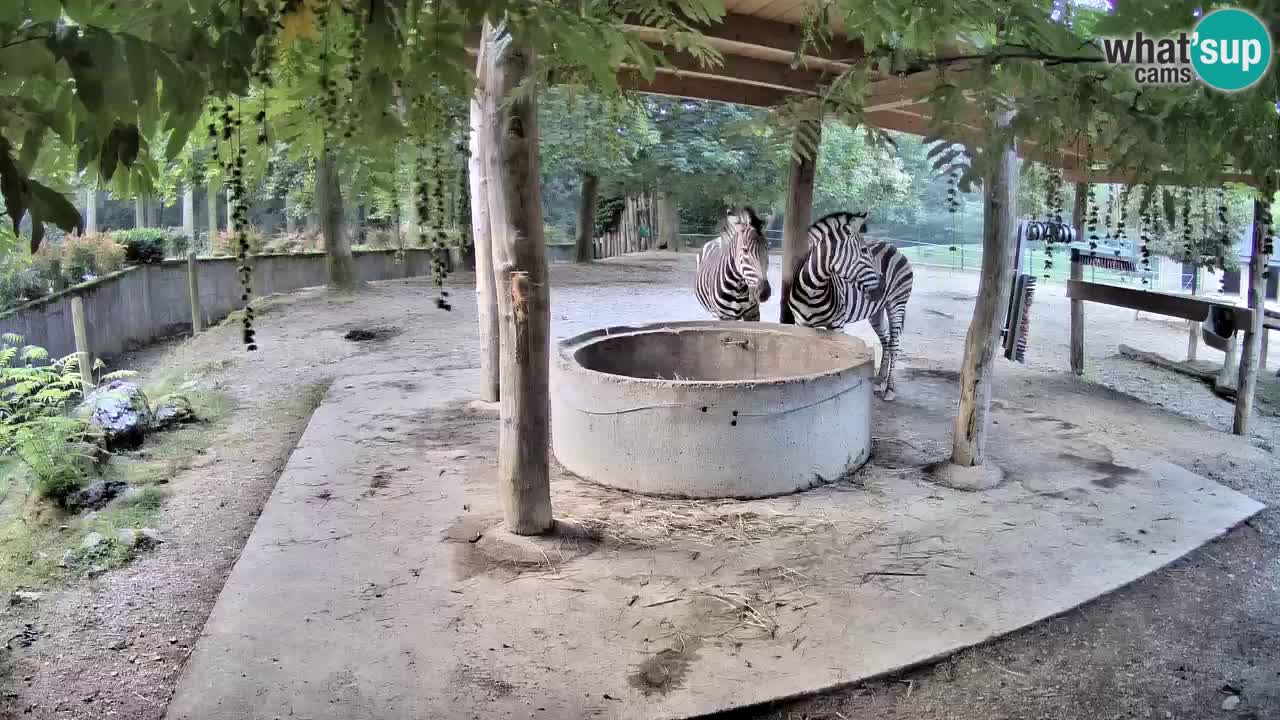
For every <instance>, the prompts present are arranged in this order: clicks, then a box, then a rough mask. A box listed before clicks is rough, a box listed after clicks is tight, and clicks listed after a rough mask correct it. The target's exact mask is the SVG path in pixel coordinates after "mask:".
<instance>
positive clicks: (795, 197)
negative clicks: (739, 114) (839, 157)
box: [778, 120, 822, 325]
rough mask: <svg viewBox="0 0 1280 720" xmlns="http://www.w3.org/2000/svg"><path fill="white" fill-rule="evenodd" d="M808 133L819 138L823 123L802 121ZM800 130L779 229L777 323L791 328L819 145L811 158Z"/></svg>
mask: <svg viewBox="0 0 1280 720" xmlns="http://www.w3.org/2000/svg"><path fill="white" fill-rule="evenodd" d="M805 123H806V127H807V130H806V131H805V132H806V133H807V132H812V134H813V135H814V136H815V137H817V138H821V137H822V123H821V122H818V121H816V120H807V121H805ZM801 134H802V133H801V131H800V130H797V131H796V138H795V139H794V140H793V141H792V143H791V162H790V169H789V170H788V172H787V214H786V217H785V218H784V224H783V226H782V294H781V295H779V298H780V300H781V303H780V305H781V311H780V313H779V316H778V322H781V323H783V324H784V325H794V324H795V318H794V317H792V315H791V304H790V303H789V302H787V298H788V297H790V296H791V283H792V281H793V280H795V277H796V273H798V272H800V264H801V263H802V262H804V256H805V254H806V253H808V252H809V215H810V214H811V213H812V212H813V176H814V170H815V168H816V167H817V162H818V142H817V141H815V142H814V146H813V155H812V157H809V156H806V153H807V152H808V151H807V150H806V149H805V148H804V146H803V144H802V143H801V142H800V135H801Z"/></svg>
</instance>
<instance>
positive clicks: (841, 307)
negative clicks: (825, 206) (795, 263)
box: [786, 212, 914, 400]
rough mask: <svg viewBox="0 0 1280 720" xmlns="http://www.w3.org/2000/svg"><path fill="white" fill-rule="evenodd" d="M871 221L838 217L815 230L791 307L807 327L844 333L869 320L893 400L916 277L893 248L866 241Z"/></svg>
mask: <svg viewBox="0 0 1280 720" xmlns="http://www.w3.org/2000/svg"><path fill="white" fill-rule="evenodd" d="M866 221H867V214H866V213H848V212H838V213H832V214H830V215H827V216H826V217H823V218H820V219H819V220H817V221H816V222H814V223H813V225H811V226H809V252H808V253H807V254H806V255H805V257H804V259H803V261H802V263H801V265H800V269H799V272H798V273H797V274H796V277H795V280H793V281H792V284H791V289H790V292H789V293H788V296H787V299H786V301H787V303H788V305H790V307H791V313H792V315H794V316H795V320H796V323H797V324H799V325H804V326H807V327H814V328H826V329H830V330H838V329H840V328H843V327H844V326H845V325H848V324H850V323H855V322H858V321H859V320H869V321H870V322H871V327H872V329H874V330H875V331H876V335H877V336H878V337H879V338H880V346H881V354H880V372H879V375H878V377H877V378H876V390H877V391H878V392H880V393H881V394H882V395H883V397H884V399H885V400H892V399H893V397H894V395H895V392H894V385H893V368H894V365H895V364H896V362H897V359H898V354H899V352H900V348H899V346H898V341H899V339H900V338H901V337H902V325H903V322H904V321H905V320H906V315H907V300H908V299H909V298H910V297H911V283H912V278H913V277H914V274H913V273H912V271H911V263H909V262H907V258H906V257H905V256H903V254H902V253H900V252H898V249H897V248H895V247H894V246H893V245H891V244H889V243H887V242H881V241H876V240H870V241H869V240H866V239H864V238H863V236H862V233H863V231H864V230H866V227H867V225H866Z"/></svg>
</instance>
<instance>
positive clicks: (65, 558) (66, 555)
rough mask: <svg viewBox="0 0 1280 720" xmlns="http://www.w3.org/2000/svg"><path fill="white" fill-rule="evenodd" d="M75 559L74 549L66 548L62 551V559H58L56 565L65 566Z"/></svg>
mask: <svg viewBox="0 0 1280 720" xmlns="http://www.w3.org/2000/svg"><path fill="white" fill-rule="evenodd" d="M75 561H76V551H75V550H66V551H64V552H63V553H62V559H61V560H59V561H58V567H67V566H68V565H70V564H72V563H74V562H75Z"/></svg>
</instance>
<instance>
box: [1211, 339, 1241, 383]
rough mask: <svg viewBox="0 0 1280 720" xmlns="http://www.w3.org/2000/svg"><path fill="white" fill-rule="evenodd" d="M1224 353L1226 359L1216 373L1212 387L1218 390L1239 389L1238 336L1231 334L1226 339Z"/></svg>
mask: <svg viewBox="0 0 1280 720" xmlns="http://www.w3.org/2000/svg"><path fill="white" fill-rule="evenodd" d="M1224 352H1225V353H1226V358H1225V359H1223V361H1222V369H1220V370H1219V371H1218V377H1217V379H1216V381H1215V382H1214V387H1215V388H1217V389H1219V390H1224V389H1231V390H1237V389H1238V388H1239V387H1240V335H1239V334H1238V333H1231V337H1229V338H1227V349H1226V350H1225V351H1224Z"/></svg>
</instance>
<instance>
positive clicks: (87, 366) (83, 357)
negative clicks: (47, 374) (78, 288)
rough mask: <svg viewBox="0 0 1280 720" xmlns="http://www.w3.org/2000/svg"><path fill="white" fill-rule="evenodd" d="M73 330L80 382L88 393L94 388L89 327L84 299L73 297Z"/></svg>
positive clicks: (77, 296)
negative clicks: (85, 314)
mask: <svg viewBox="0 0 1280 720" xmlns="http://www.w3.org/2000/svg"><path fill="white" fill-rule="evenodd" d="M71 330H72V332H73V334H74V335H75V338H76V363H77V364H78V365H79V366H80V382H81V383H83V384H84V391H85V392H86V393H88V392H89V391H90V390H92V389H93V388H94V386H95V385H96V383H94V382H93V355H92V354H91V353H90V351H89V325H88V323H87V322H86V321H85V317H84V298H82V297H80V296H79V295H72V296H71Z"/></svg>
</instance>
